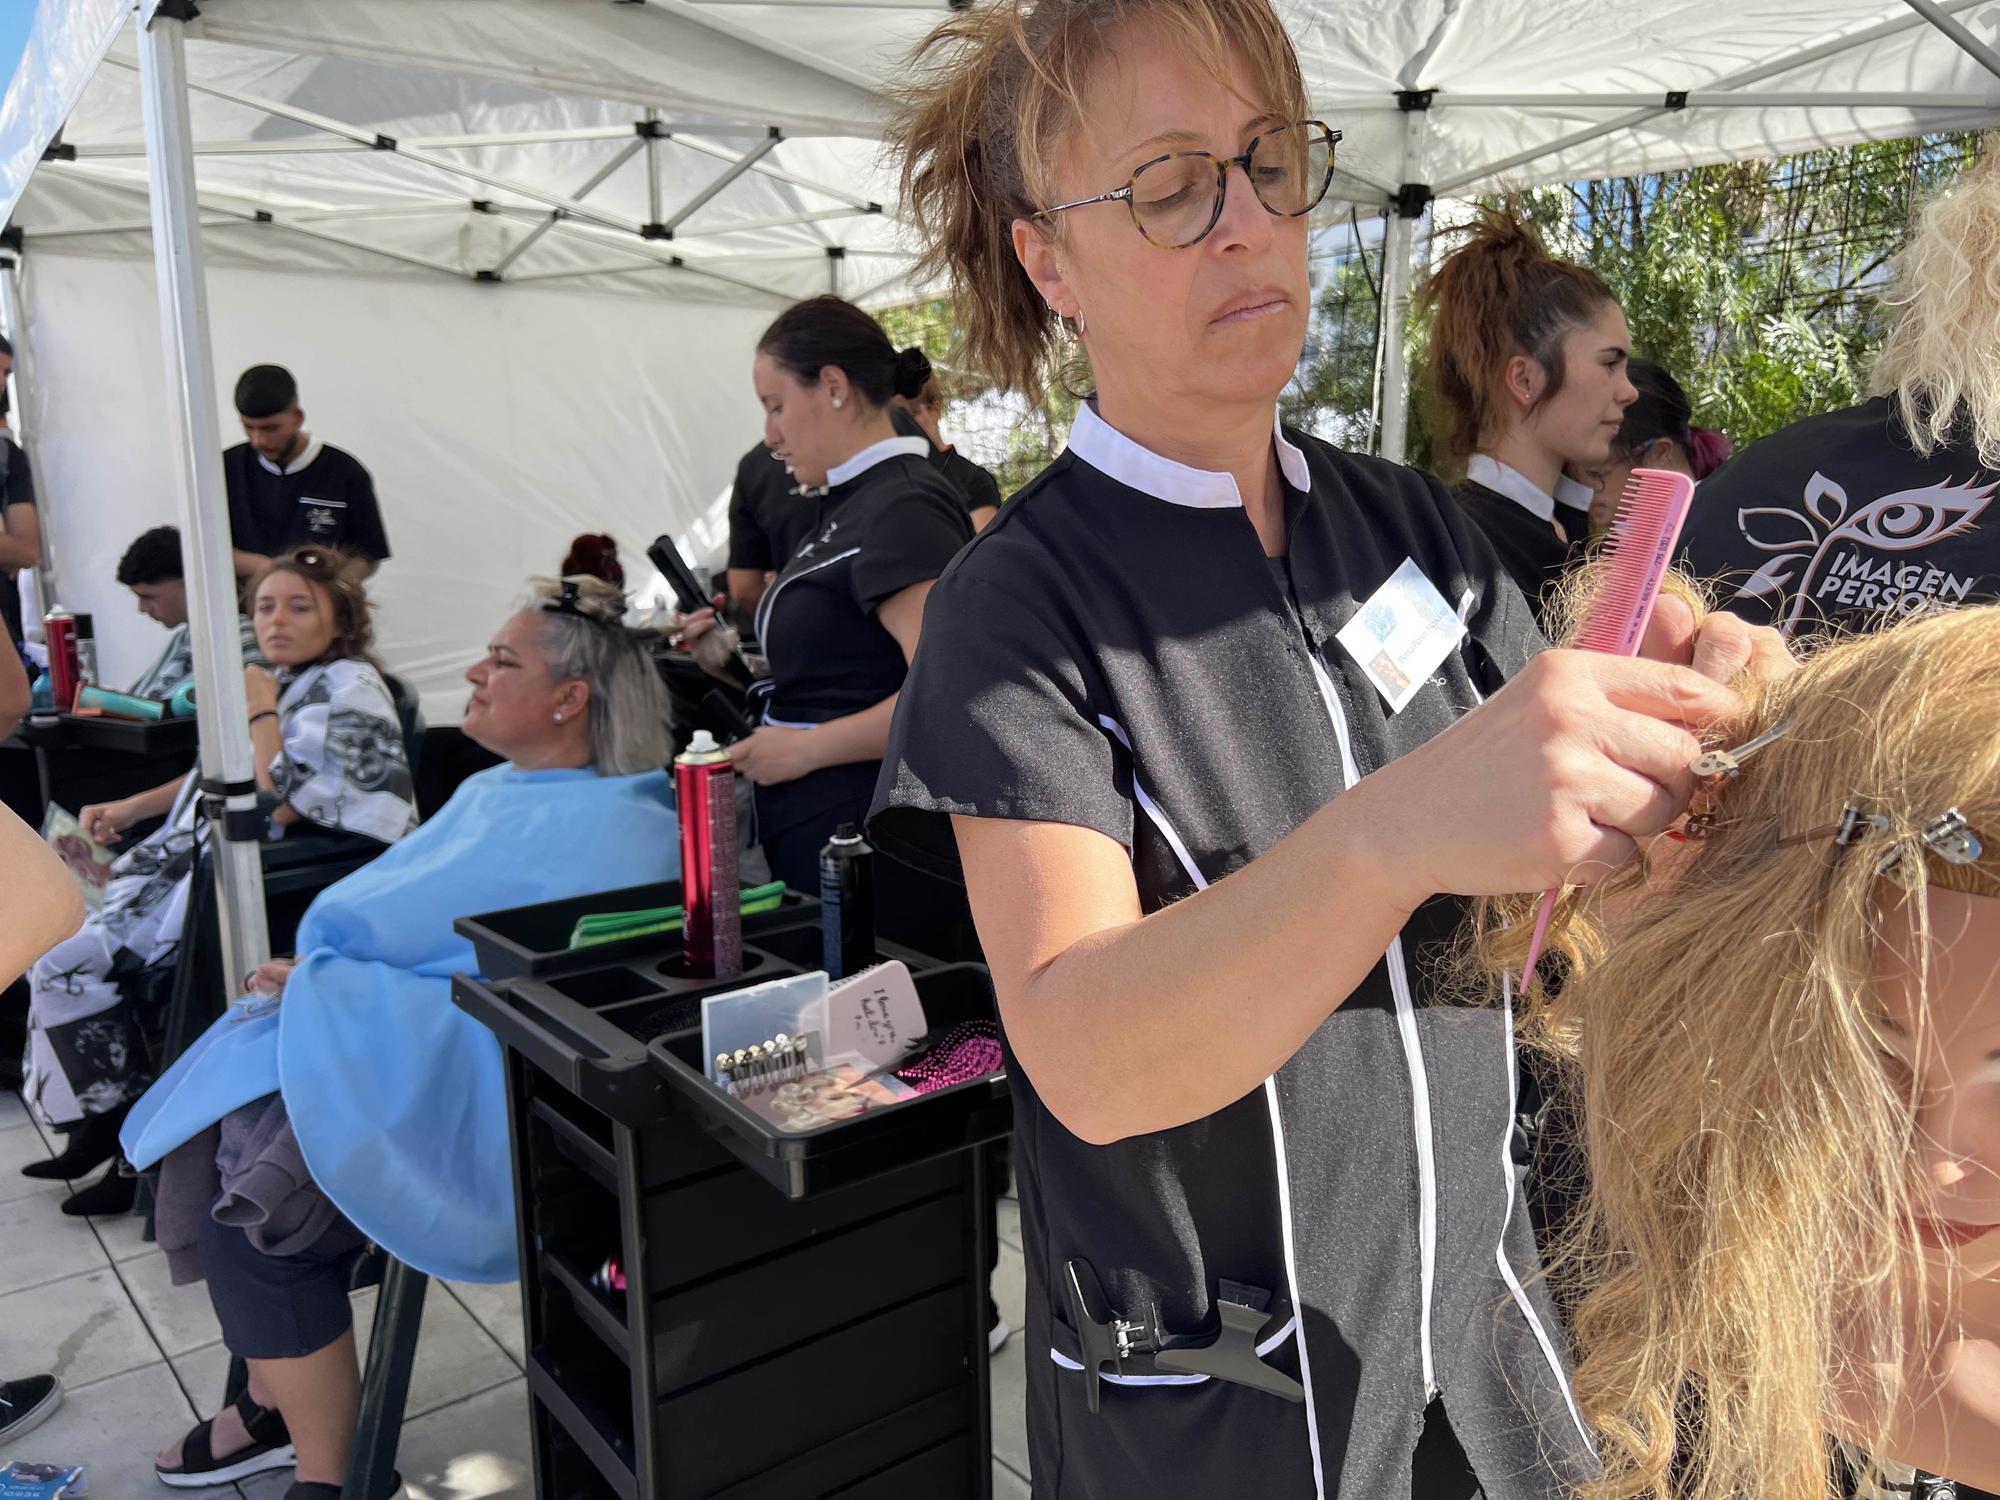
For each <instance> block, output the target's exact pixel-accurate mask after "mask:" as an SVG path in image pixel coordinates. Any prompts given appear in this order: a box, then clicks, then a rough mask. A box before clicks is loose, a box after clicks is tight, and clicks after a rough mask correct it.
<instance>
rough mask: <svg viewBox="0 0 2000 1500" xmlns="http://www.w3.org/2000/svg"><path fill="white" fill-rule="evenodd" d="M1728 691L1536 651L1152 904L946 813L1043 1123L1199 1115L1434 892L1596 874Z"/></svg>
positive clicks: (1099, 848) (1659, 669) (1100, 868)
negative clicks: (1282, 825)
mask: <svg viewBox="0 0 2000 1500" xmlns="http://www.w3.org/2000/svg"><path fill="white" fill-rule="evenodd" d="M1735 701H1736V700H1735V698H1734V695H1733V694H1731V693H1730V692H1729V691H1728V690H1727V689H1725V688H1723V687H1722V686H1720V685H1719V684H1716V683H1713V682H1710V681H1708V680H1707V679H1705V678H1701V677H1698V676H1697V675H1696V674H1695V673H1693V672H1692V671H1690V670H1688V669H1686V668H1679V667H1670V666H1663V665H1660V664H1657V663H1648V662H1631V661H1625V660H1617V659H1612V658H1605V657H1586V656H1583V655H1581V654H1578V653H1571V652H1558V653H1551V654H1550V655H1549V656H1548V657H1544V658H1541V659H1539V660H1538V661H1537V662H1535V663H1533V664H1531V665H1530V666H1529V668H1528V669H1527V671H1525V672H1524V673H1523V674H1522V675H1521V677H1519V678H1517V679H1516V680H1515V682H1513V683H1510V684H1509V685H1508V686H1507V687H1506V688H1504V689H1502V690H1501V692H1499V693H1497V694H1495V695H1494V697H1493V698H1492V699H1491V700H1489V701H1488V703H1487V704H1486V705H1485V706H1484V707H1482V708H1480V709H1478V710H1475V711H1474V712H1473V713H1471V714H1468V715H1466V716H1465V717H1464V718H1463V719H1461V720H1460V721H1459V722H1458V724H1456V725H1455V726H1453V728H1452V729H1450V730H1448V731H1446V732H1445V733H1444V734H1443V735H1440V736H1439V737H1438V738H1437V739H1435V740H1433V741H1431V742H1430V744H1428V745H1426V746H1424V747H1423V748H1422V749H1420V750H1417V751H1415V752H1413V753H1411V754H1410V755H1407V756H1405V757H1403V758H1402V759H1401V760H1399V761H1396V762H1394V763H1393V764H1392V765H1390V766H1387V767H1385V768H1384V769H1382V770H1381V771H1378V772H1376V773H1375V774H1374V775H1372V776H1369V777H1366V778H1364V779H1363V780H1362V781H1361V782H1359V783H1357V784H1356V785H1355V786H1353V787H1351V788H1349V789H1348V790H1347V791H1346V792H1344V793H1343V794H1342V795H1340V796H1339V797H1336V798H1335V799H1334V800H1333V801H1332V802H1330V803H1329V804H1327V806H1325V807H1323V808H1322V809H1321V810H1320V811H1319V812H1317V813H1316V814H1314V815H1313V816H1312V817H1311V818H1309V819H1307V820H1306V822H1305V823H1304V824H1303V825H1301V826H1300V827H1299V828H1298V829H1296V830H1294V831H1293V833H1292V834H1291V835H1290V836H1289V837H1287V838H1285V839H1283V840H1281V841H1280V842H1279V843H1278V844H1277V845H1276V846H1274V847H1273V848H1272V849H1270V850H1269V851H1267V852H1266V853H1265V854H1264V855H1262V856H1261V857H1260V858H1258V859H1256V860H1254V861H1253V862H1252V863H1250V864H1249V865H1247V866H1245V867H1244V868H1242V869H1240V870H1238V871H1236V872H1235V873H1234V874H1232V875H1230V876H1229V877H1228V878H1227V879H1224V880H1220V881H1217V882H1216V883H1215V884H1214V885H1212V886H1210V887H1208V888H1207V889H1205V890H1202V891H1199V892H1198V893H1196V894H1195V895H1193V896H1191V897H1189V898H1187V899H1186V900H1183V901H1179V902H1176V903H1175V904H1173V905H1172V906H1169V907H1167V908H1165V909H1164V910H1161V911H1158V912H1154V913H1152V914H1150V915H1145V916H1142V915H1141V914H1140V906H1139V897H1138V892H1137V888H1136V886H1135V884H1134V882H1133V877H1132V871H1131V863H1130V859H1129V857H1128V855H1127V854H1126V852H1125V851H1124V850H1123V849H1122V848H1120V847H1119V845H1118V844H1117V843H1116V842H1115V841H1114V840H1112V839H1110V838H1107V837H1105V836H1104V835H1103V834H1101V833H1097V832H1094V831H1090V830H1086V829H1080V828H1073V827H1068V826H1063V825H1057V824H1051V823H1025V822H1010V821H1007V820H1002V819H984V818H964V817H959V818H954V820H953V823H954V828H955V831H956V833H957V837H958V842H959V854H960V858H961V860H962V862H963V865H964V870H965V881H966V886H967V889H968V891H969V893H970V895H971V898H972V909H973V916H974V918H975V919H976V921H977V923H978V926H979V933H980V939H981V943H982V946H983V947H984V949H985V952H986V958H987V963H988V965H989V967H990V968H991V970H992V973H993V982H994V988H995V990H996V992H997V994H998V996H999V1002H1000V1009H1001V1012H1002V1014H1003V1016H1004V1017H1005V1020H1006V1023H1007V1029H1008V1036H1009V1038H1010V1039H1011V1041H1012V1043H1013V1046H1014V1050H1015V1054H1016V1056H1017V1057H1018V1058H1019V1059H1020V1062H1021V1065H1022V1067H1023V1068H1024V1069H1025V1070H1026V1072H1027V1073H1028V1074H1029V1076H1031V1077H1032V1078H1033V1079H1034V1081H1035V1087H1036V1090H1037V1091H1038V1092H1039V1093H1040V1095H1041V1097H1042V1099H1043V1101H1044V1102H1045V1103H1046V1104H1047V1105H1048V1107H1049V1109H1050V1110H1051V1111H1053V1112H1054V1114H1055V1115H1056V1117H1057V1118H1058V1119H1059V1120H1061V1121H1062V1123H1063V1124H1064V1125H1065V1126H1066V1127H1067V1128H1068V1129H1069V1130H1071V1131H1072V1132H1073V1133H1075V1134H1076V1135H1078V1136H1079V1137H1081V1138H1082V1139H1084V1140H1087V1141H1091V1142H1095V1143H1099V1144H1102V1143H1106V1142H1110V1141H1115V1140H1119V1139H1122V1138H1124V1137H1127V1136H1132V1135H1141V1134H1145V1133H1148V1132H1151V1131H1157V1130H1164V1129H1168V1128H1170V1127H1172V1126H1176V1125H1182V1124H1186V1123H1188V1122H1189V1121H1192V1120H1198V1119H1201V1118H1203V1117H1204V1116H1206V1115H1209V1114H1213V1113H1214V1112H1215V1111H1216V1110H1218V1109H1221V1108H1223V1107H1224V1106H1226V1105H1228V1104H1231V1103H1233V1102H1234V1101H1236V1100H1237V1099H1240V1098H1242V1097H1243V1096H1244V1095H1245V1094H1247V1093H1249V1092H1250V1091H1251V1090H1252V1089H1254V1088H1256V1087H1257V1086H1258V1084H1260V1083H1261V1082H1262V1081H1263V1080H1264V1079H1265V1078H1267V1077H1268V1076H1270V1074H1271V1073H1272V1072H1273V1071H1274V1070H1276V1069H1277V1068H1278V1067H1279V1066H1281V1065H1282V1064H1283V1063H1284V1062H1285V1060H1286V1059H1287V1058H1289V1057H1290V1056H1291V1055H1292V1053H1293V1052H1295V1051H1296V1050H1297V1049H1298V1048H1299V1046H1300V1045H1301V1044H1302V1043H1303V1042H1304V1041H1305V1039H1306V1038H1307V1037H1308V1036H1310V1035H1311V1034H1312V1032H1313V1030H1314V1029H1315V1028H1316V1027H1317V1026H1318V1025H1319V1024H1320V1022H1321V1021H1322V1020H1323V1019H1324V1018H1325V1017H1326V1016H1327V1015H1328V1014H1329V1013H1330V1012H1331V1011H1333V1010H1334V1009H1335V1008H1336V1007H1337V1006H1339V1005H1340V1004H1341V1003H1342V1002H1343V1001H1344V1000H1345V999H1346V998H1347V996H1348V995H1349V994H1351V993H1352V992H1353V991H1354V989H1355V987H1356V986H1357V985H1359V984H1360V983H1361V982H1362V980H1363V979H1364V978H1365V977H1366V976H1367V974H1368V972H1369V970H1370V969H1372V968H1373V967H1374V965H1375V963H1376V961H1377V960H1378V959H1380V958H1381V957H1382V955H1383V953H1384V952H1385V951H1386V950H1387V948H1388V946H1389V943H1390V941H1391V939H1392V938H1394V936H1395V935H1396V933H1397V932H1398V931H1399V930H1400V929H1401V927H1402V926H1403V924H1404V922H1405V921H1406V920H1407V918H1408V916H1409V914H1410V913H1411V912H1412V911H1413V910H1414V909H1415V908H1416V907H1417V906H1418V905H1420V904H1421V903H1422V902H1423V901H1424V900H1426V899H1428V898H1429V897H1430V896H1431V895H1432V894H1433V893H1434V892H1438V891H1458V892H1461V893H1464V894H1484V893H1488V892H1492V893H1505V892H1514V891H1532V890H1539V889H1544V888H1546V887H1547V886H1549V885H1553V884H1557V883H1559V882H1565V881H1570V880H1594V879H1599V878H1602V877H1603V876H1604V875H1605V874H1607V873H1609V872H1610V871H1612V870H1615V869H1617V868H1619V867H1622V866H1623V865H1624V864H1626V863H1628V862H1629V861H1630V860H1631V859H1632V858H1633V857H1634V855H1635V853H1636V845H1635V844H1634V842H1633V841H1634V838H1635V837H1644V836H1647V835H1649V834H1651V833H1654V832H1657V831H1658V830H1659V829H1661V828H1664V827H1666V826H1667V825H1668V824H1669V823H1670V822H1672V821H1673V820H1674V819H1675V818H1676V817H1678V816H1679V814H1680V811H1681V809H1682V808H1684V807H1685V805H1686V801H1687V798H1688V796H1689V794H1690V793H1691V791H1692V779H1691V777H1690V776H1689V774H1688V771H1687V765H1688V763H1689V761H1691V760H1692V759H1693V757H1694V756H1695V755H1696V754H1698V753H1699V749H1700V745H1699V742H1698V741H1697V740H1696V739H1695V737H1694V736H1693V735H1692V734H1690V733H1689V732H1688V730H1687V729H1686V728H1684V727H1682V726H1683V725H1684V724H1685V723H1688V722H1692V721H1696V720H1698V719H1700V718H1704V717H1710V716H1715V715H1719V714H1722V713H1726V712H1729V711H1730V710H1731V709H1732V708H1733V707H1734V705H1735Z"/></svg>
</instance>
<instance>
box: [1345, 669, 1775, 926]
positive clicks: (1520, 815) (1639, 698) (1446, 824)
mask: <svg viewBox="0 0 2000 1500" xmlns="http://www.w3.org/2000/svg"><path fill="white" fill-rule="evenodd" d="M1738 706H1739V705H1738V699H1737V696H1736V694H1735V693H1734V692H1732V691H1731V690H1730V689H1728V688H1727V687H1725V686H1723V685H1722V684H1720V683H1717V682H1715V681H1713V680H1711V679H1710V678H1707V677H1704V676H1702V675H1701V674H1700V673H1698V672H1696V671H1694V670H1693V669H1691V668H1689V667H1684V666H1678V665H1672V664H1667V663H1661V662H1652V661H1645V660H1631V659H1628V658H1624V657H1616V656H1602V655H1598V654H1596V653H1594V652H1583V651H1550V652H1546V653H1544V654H1543V655H1541V656H1539V657H1537V658H1535V660H1534V661H1532V662H1530V663H1529V664H1528V667H1527V670H1526V671H1524V672H1522V673H1521V674H1520V676H1518V677H1516V678H1515V679H1514V680H1513V681H1512V682H1510V683H1508V684H1507V685H1506V686H1505V687H1504V688H1502V689H1501V690H1500V691H1499V692H1497V693H1495V694H1494V695H1493V696H1492V698H1490V699H1488V700H1487V702H1486V703H1485V704H1483V705H1482V706H1481V707H1479V708H1477V709H1475V710H1473V711H1472V712H1471V713H1469V714H1467V715H1466V716H1465V717H1464V718H1462V719H1460V720H1459V721H1458V723H1456V724H1454V725H1453V726H1452V727H1451V728H1450V729H1448V730H1446V731H1445V732H1444V733H1443V734H1441V735H1439V736H1438V737H1437V738H1436V739H1434V740H1432V741H1431V742H1430V743H1429V744H1427V745H1425V746H1424V747H1423V748H1422V749H1419V750H1415V751H1413V752H1411V753H1410V754H1408V755H1406V756H1404V757H1403V758H1402V759H1400V760H1398V761H1395V762H1393V763H1391V764H1390V765H1388V766H1386V767H1384V768H1383V769H1382V770H1380V771H1378V772H1376V773H1375V774H1374V775H1372V776H1369V777H1368V778H1366V779H1365V780H1364V781H1363V782H1362V783H1361V784H1360V785H1359V786H1357V787H1355V788H1354V789H1353V790H1352V791H1351V792H1349V793H1348V794H1347V795H1348V797H1356V796H1357V795H1360V797H1361V801H1360V805H1359V806H1358V807H1355V808H1353V809H1351V810H1350V812H1349V814H1348V816H1347V821H1348V823H1349V826H1350V827H1351V828H1352V829H1353V830H1354V834H1355V836H1356V837H1358V838H1359V839H1361V840H1362V841H1363V842H1364V844H1365V846H1366V852H1367V854H1368V856H1369V865H1370V867H1371V869H1372V870H1373V872H1374V874H1375V877H1376V878H1377V879H1379V880H1380V881H1383V882H1386V883H1387V886H1386V889H1387V891H1388V892H1389V893H1393V894H1394V895H1395V896H1396V897H1397V899H1398V901H1399V902H1401V903H1406V904H1408V905H1409V906H1411V907H1414V906H1416V905H1417V904H1418V903H1420V902H1422V901H1424V900H1425V899H1427V898H1428V897H1430V896H1431V895H1433V894H1435V893H1436V892H1439V891H1450V892H1454V893H1457V894H1460V895H1467V896H1484V895H1502V894H1508V893H1512V892H1519V891H1537V890H1544V889H1546V888H1548V887H1549V886H1553V885H1566V884H1586V885H1587V884H1593V883H1595V882H1597V881H1599V880H1602V879H1604V878H1605V877H1606V876H1608V875H1610V874H1611V873H1612V872H1613V871H1615V870H1618V869H1620V868H1622V867H1623V866H1624V865H1626V864H1629V863H1630V862H1631V861H1632V860H1633V859H1634V858H1635V857H1636V856H1637V852H1638V846H1637V842H1636V841H1637V840H1639V839H1643V838H1646V837H1648V836H1650V835H1652V834H1656V833H1659V832H1660V831H1661V830H1662V829H1665V828H1667V827H1669V826H1671V825H1672V824H1673V822H1674V821H1675V820H1676V819H1677V818H1679V817H1680V815H1681V814H1682V812H1683V811H1684V810H1685V809H1686V807H1687V803H1688V799H1689V798H1690V797H1691V796H1692V794H1693V791H1694V777H1693V773H1692V772H1690V771H1689V769H1688V766H1689V763H1690V762H1692V761H1693V760H1694V759H1695V758H1696V757H1697V756H1698V755H1700V754H1701V752H1702V744H1701V741H1700V740H1699V739H1698V738H1696V734H1695V732H1694V731H1695V730H1697V729H1698V728H1699V727H1700V726H1701V725H1702V724H1704V723H1706V722H1708V721H1709V720H1711V719H1714V718H1718V717H1721V716H1723V715H1726V714H1730V713H1733V712H1735V711H1736V710H1737V708H1738ZM1345 800H1347V799H1346V798H1342V799H1339V800H1337V801H1336V802H1335V803H1334V804H1333V806H1334V808H1338V807H1339V806H1340V803H1341V801H1345Z"/></svg>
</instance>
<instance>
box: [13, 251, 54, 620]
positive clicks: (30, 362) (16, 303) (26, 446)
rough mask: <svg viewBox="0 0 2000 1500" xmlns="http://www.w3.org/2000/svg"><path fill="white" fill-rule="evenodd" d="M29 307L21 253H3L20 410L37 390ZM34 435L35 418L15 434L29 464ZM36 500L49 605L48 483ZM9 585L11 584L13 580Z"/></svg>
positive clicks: (40, 576)
mask: <svg viewBox="0 0 2000 1500" xmlns="http://www.w3.org/2000/svg"><path fill="white" fill-rule="evenodd" d="M26 309H27V304H26V302H24V301H23V300H22V297H21V257H20V255H19V254H13V255H7V256H4V257H0V323H4V324H5V325H6V330H7V337H8V339H9V340H10V341H11V342H12V343H13V345H14V394H15V395H16V396H17V397H19V398H20V400H19V401H18V402H16V403H15V407H16V410H17V411H18V410H20V409H22V408H25V407H26V406H27V404H28V398H29V396H30V395H31V394H32V393H33V391H34V390H35V351H34V348H33V346H32V345H31V343H30V342H29V339H28V317H27V311H26ZM33 437H34V431H33V423H32V422H31V423H30V424H29V431H28V433H27V434H26V435H25V436H23V435H22V434H21V433H18V432H17V433H15V434H14V441H15V442H17V443H19V444H20V445H21V451H22V452H23V453H25V454H27V455H28V465H29V467H30V468H32V467H34V462H35V449H34V444H33V442H32V439H33ZM35 503H36V504H37V505H38V506H40V507H41V508H42V517H41V521H42V557H41V561H40V562H39V563H37V564H36V565H35V573H36V577H37V580H38V581H39V582H40V584H41V586H42V608H44V609H47V608H49V607H50V606H52V605H54V604H55V603H56V602H57V594H56V590H57V589H59V588H60V587H61V586H62V574H61V573H60V571H59V570H58V569H57V568H56V538H55V527H54V525H53V524H51V521H50V517H49V513H48V490H47V487H46V485H44V486H43V488H42V490H41V493H40V494H39V495H38V496H37V497H36V501H35ZM7 586H8V587H10V588H11V587H12V585H11V584H9V585H7ZM26 623H27V622H25V621H24V622H23V624H26Z"/></svg>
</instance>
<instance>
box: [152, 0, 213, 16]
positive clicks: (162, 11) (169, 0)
mask: <svg viewBox="0 0 2000 1500" xmlns="http://www.w3.org/2000/svg"><path fill="white" fill-rule="evenodd" d="M153 19H154V20H155V21H199V20H200V19H201V7H200V6H199V5H197V4H195V0H159V4H157V5H155V6H154V7H153Z"/></svg>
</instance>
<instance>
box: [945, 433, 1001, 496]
mask: <svg viewBox="0 0 2000 1500" xmlns="http://www.w3.org/2000/svg"><path fill="white" fill-rule="evenodd" d="M931 462H932V463H933V464H935V465H936V466H937V468H938V471H939V472H940V473H942V474H943V475H944V477H945V478H946V479H949V480H950V481H951V484H952V488H953V489H955V490H957V491H958V492H959V494H960V495H961V496H963V497H964V499H965V508H966V509H967V510H980V509H982V508H987V507H990V508H991V509H993V510H998V509H999V508H1000V481H999V480H997V479H995V478H994V477H993V476H992V475H991V474H990V473H988V472H987V471H986V470H985V469H982V468H981V467H980V466H979V465H978V464H976V463H974V462H973V461H972V460H971V459H969V458H967V457H966V456H965V455H964V454H963V453H960V452H959V451H958V450H957V449H956V448H933V449H931Z"/></svg>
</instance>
